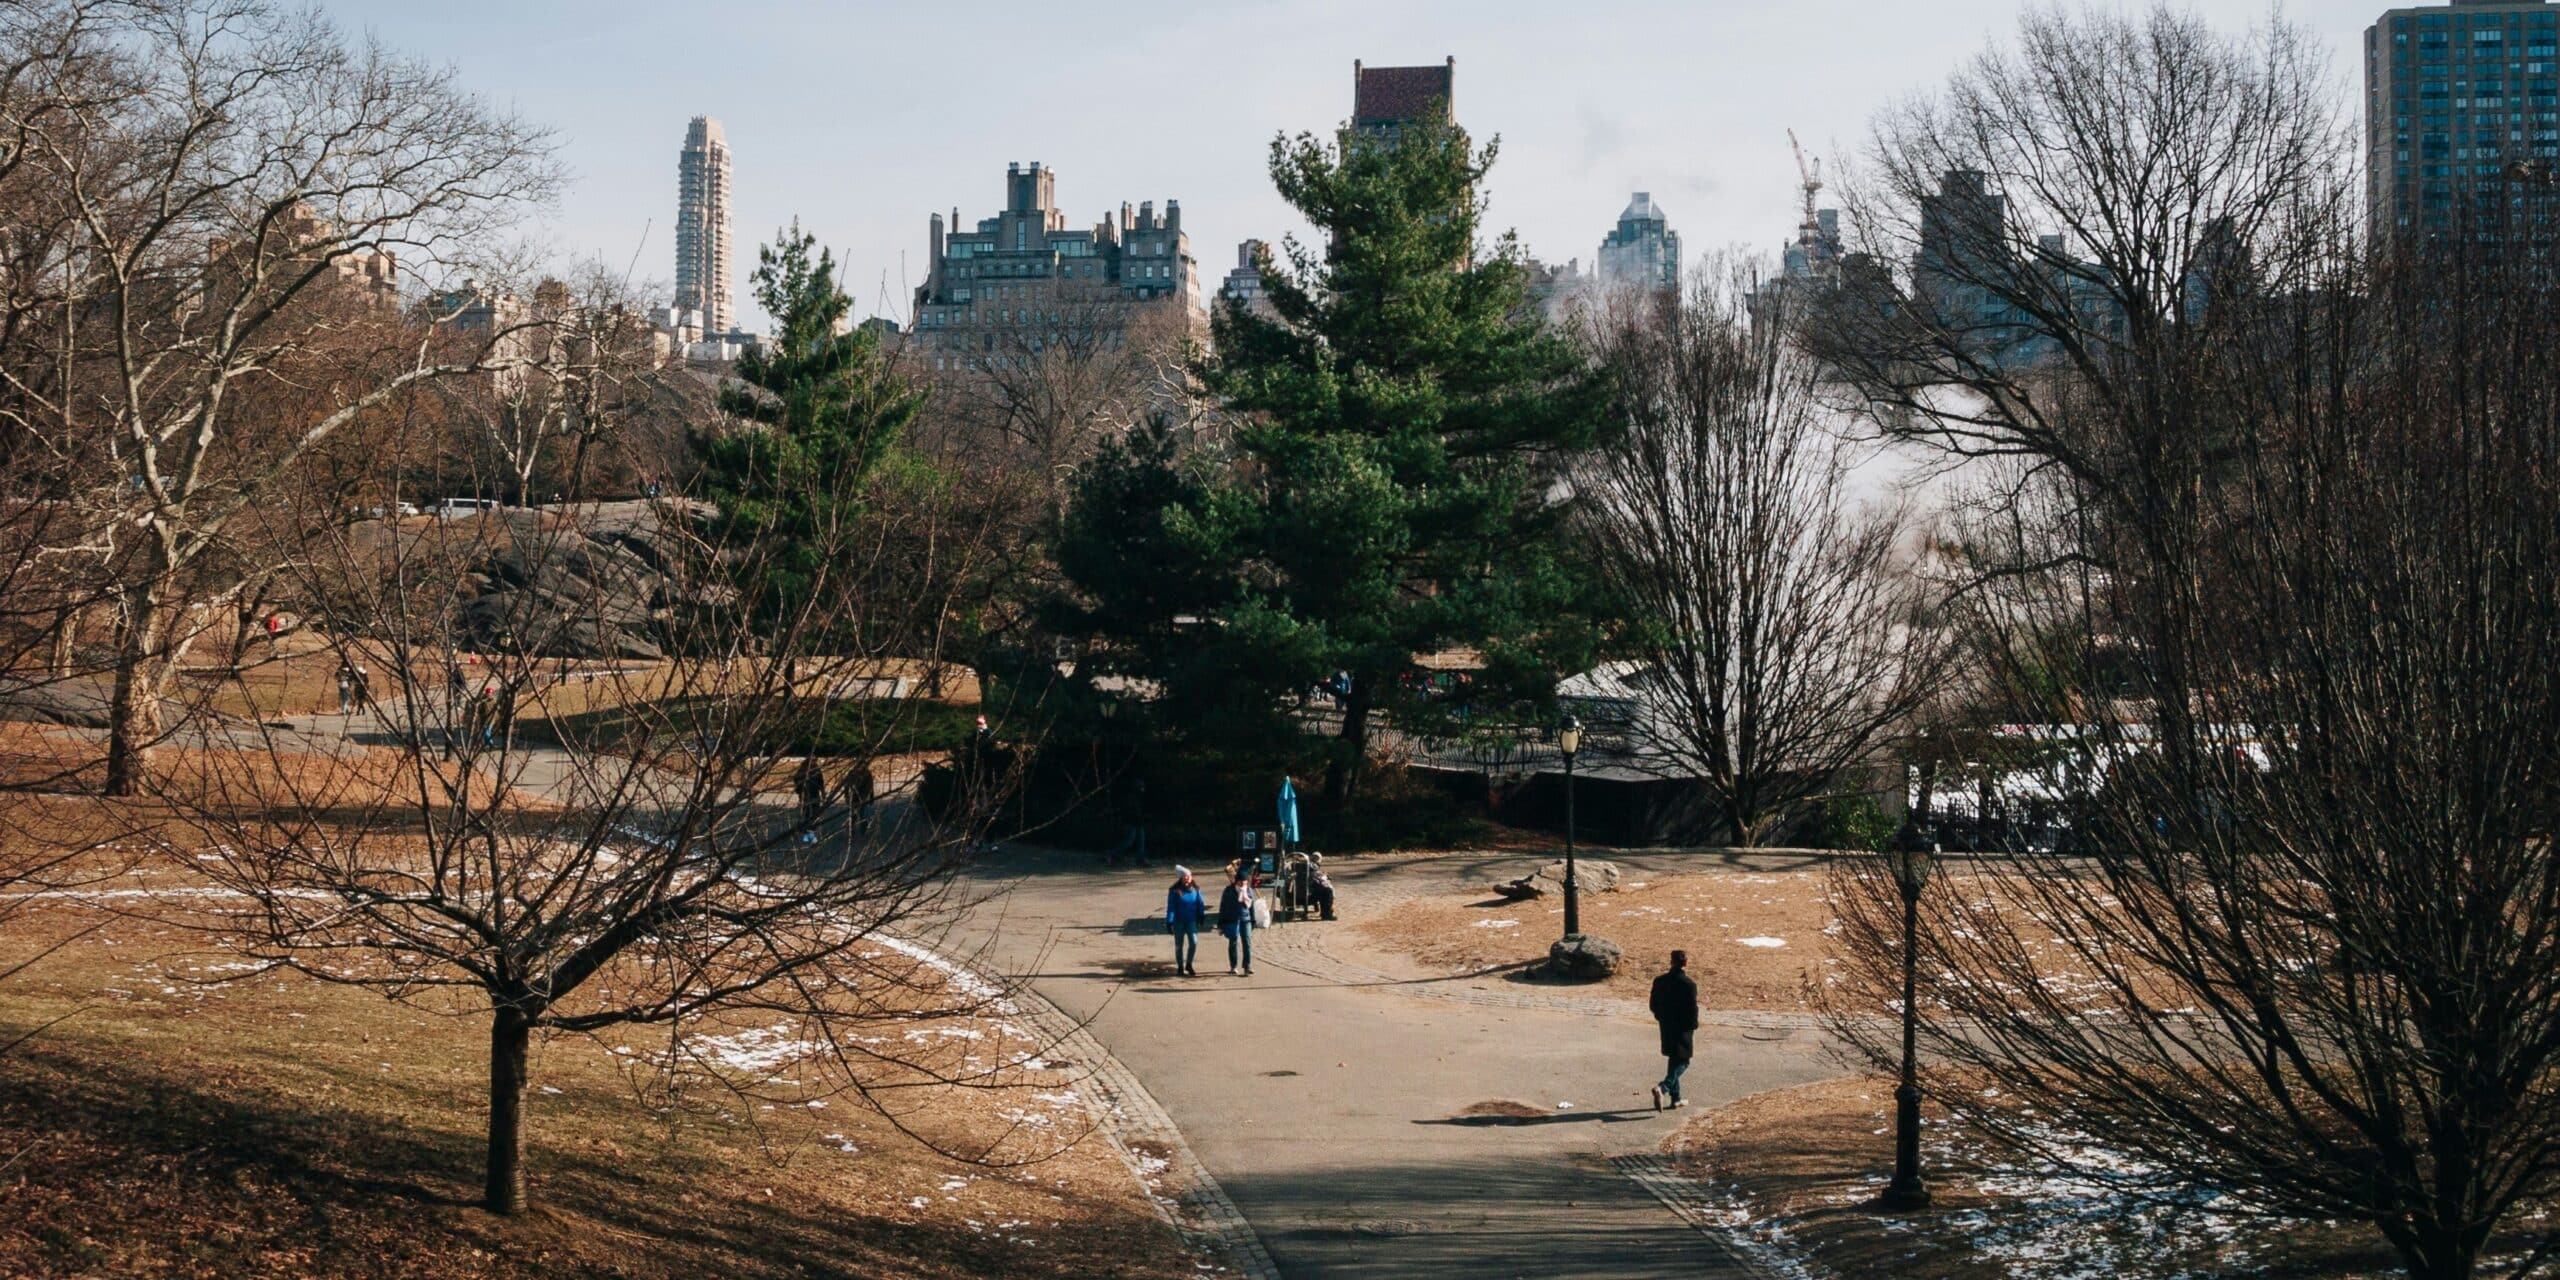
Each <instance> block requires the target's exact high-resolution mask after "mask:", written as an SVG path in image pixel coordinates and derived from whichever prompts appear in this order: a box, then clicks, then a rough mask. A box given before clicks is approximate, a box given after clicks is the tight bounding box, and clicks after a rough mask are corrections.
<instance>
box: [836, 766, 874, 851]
mask: <svg viewBox="0 0 2560 1280" xmlns="http://www.w3.org/2000/svg"><path fill="white" fill-rule="evenodd" d="M879 792H880V779H879V778H878V777H877V776H875V775H874V774H873V773H872V772H871V761H869V760H868V759H863V760H856V761H854V762H853V768H852V769H850V770H847V771H846V773H845V775H844V803H845V807H846V808H847V809H850V810H852V811H853V831H854V834H855V835H860V834H862V833H863V832H864V831H865V830H868V829H869V828H870V826H871V804H872V801H873V800H874V799H876V798H877V797H878V795H879Z"/></svg>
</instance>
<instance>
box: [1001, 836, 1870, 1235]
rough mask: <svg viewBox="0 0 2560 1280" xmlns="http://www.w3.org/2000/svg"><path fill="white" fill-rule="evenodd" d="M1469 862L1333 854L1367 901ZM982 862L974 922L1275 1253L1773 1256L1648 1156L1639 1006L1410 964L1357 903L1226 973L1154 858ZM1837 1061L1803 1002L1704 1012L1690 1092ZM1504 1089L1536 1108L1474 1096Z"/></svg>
mask: <svg viewBox="0 0 2560 1280" xmlns="http://www.w3.org/2000/svg"><path fill="white" fill-rule="evenodd" d="M1471 870H1472V867H1471V865H1470V864H1469V862H1468V861H1467V860H1464V859H1422V860H1398V861H1380V862H1376V863H1368V864H1350V865H1346V866H1344V867H1342V868H1339V869H1338V870H1337V873H1336V880H1337V882H1339V883H1340V884H1341V885H1342V888H1343V894H1344V898H1343V901H1344V914H1345V915H1346V916H1353V915H1355V914H1356V913H1357V912H1359V911H1361V910H1362V909H1364V905H1365V907H1366V909H1370V910H1390V911H1391V910H1392V909H1393V905H1394V903H1395V902H1396V901H1397V900H1399V899H1401V898H1404V897H1408V896H1410V894H1411V893H1413V892H1417V891H1419V890H1420V889H1422V888H1423V887H1426V886H1428V885H1430V884H1433V883H1435V882H1445V881H1446V880H1447V879H1448V878H1449V877H1451V876H1453V875H1467V874H1469V873H1470V872H1471ZM986 872H987V874H988V875H989V876H990V877H998V876H1001V877H1005V878H1007V879H1008V880H1009V881H1010V887H1009V891H1007V892H1005V893H1004V894H1002V895H1001V896H1000V897H997V898H994V899H991V900H990V902H989V904H988V906H987V907H985V908H984V909H982V910H981V912H980V913H979V914H978V915H977V916H976V917H974V918H973V919H972V921H971V922H970V923H969V924H968V925H966V926H964V929H963V931H962V937H963V938H965V939H967V940H968V941H969V943H970V944H971V945H972V946H973V947H976V946H983V947H984V948H985V951H984V957H985V959H986V960H988V961H989V962H991V963H993V964H994V965H996V966H997V967H1000V968H1003V969H1005V970H1007V971H1008V972H1012V973H1016V974H1020V975H1024V976H1026V977H1027V978H1028V980H1029V982H1030V985H1031V987H1032V989H1033V990H1034V991H1035V992H1037V993H1038V994H1039V995H1040V996H1041V997H1043V998H1044V999H1046V1000H1048V1001H1050V1002H1051V1003H1053V1004H1055V1005H1056V1006H1057V1007H1058V1008H1060V1009H1062V1010H1064V1011H1065V1012H1066V1013H1067V1014H1068V1015H1070V1016H1071V1017H1073V1018H1076V1019H1079V1020H1081V1021H1083V1023H1084V1024H1085V1029H1086V1031H1087V1032H1088V1033H1089V1034H1090V1035H1091V1036H1092V1037H1093V1038H1094V1040H1095V1041H1096V1042H1098V1043H1099V1044H1100V1045H1101V1046H1102V1047H1103V1048H1104V1049H1106V1050H1108V1052H1109V1054H1110V1055H1111V1056H1112V1057H1113V1058H1115V1059H1117V1060H1118V1062H1119V1063H1121V1064H1123V1065H1125V1067H1126V1068H1127V1070H1128V1071H1129V1072H1130V1073H1131V1074H1132V1075H1134V1076H1135V1077H1136V1079H1137V1080H1139V1081H1142V1082H1143V1083H1144V1086H1145V1088H1146V1090H1147V1092H1148V1093H1149V1094H1151V1095H1152V1096H1153V1098H1154V1099H1155V1100H1156V1101H1157V1102H1158V1103H1159V1104H1161V1106H1162V1107H1163V1109H1164V1111H1165V1112H1166V1113H1167V1114H1168V1115H1169V1116H1170V1117H1171V1118H1172V1120H1173V1122H1174V1123H1175V1124H1176V1125H1177V1126H1179V1128H1180V1130H1181V1132H1182V1135H1183V1136H1184V1137H1185V1138H1186V1139H1187V1140H1188V1143H1189V1146H1190V1148H1191V1149H1192V1150H1193V1151H1194V1152H1196V1153H1197V1155H1198V1158H1199V1160H1200V1161H1201V1163H1202V1165H1203V1166H1205V1168H1206V1169H1207V1171H1208V1173H1209V1174H1210V1175H1211V1176H1213V1177H1214V1178H1215V1180H1216V1182H1217V1183H1218V1184H1219V1186H1220V1187H1222V1188H1223V1190H1224V1193H1225V1196H1226V1198H1228V1199H1229V1200H1231V1201H1232V1203H1233V1204H1234V1205H1235V1206H1236V1208H1237V1209H1239V1210H1240V1211H1241V1212H1242V1214H1243V1216H1244V1218H1245V1220H1246V1221H1247V1222H1249V1223H1250V1224H1251V1226H1252V1228H1253V1231H1254V1233H1255V1234H1256V1235H1257V1236H1258V1237H1259V1239H1260V1241H1261V1244H1262V1245H1263V1247H1264V1248H1265V1249H1267V1251H1268V1255H1269V1257H1270V1259H1271V1260H1272V1262H1273V1263H1274V1264H1276V1266H1277V1268H1278V1270H1279V1273H1280V1274H1281V1275H1283V1276H1287V1277H1290V1278H1291V1280H1300V1278H1305V1280H1319V1278H1321V1280H1334V1278H1337V1277H1389V1276H1393V1277H1438V1276H1448V1277H1459V1276H1464V1277H1470V1278H1475V1277H1509V1276H1518V1277H1541V1278H1543V1277H1628V1278H1644V1277H1664V1278H1666V1280H1667V1278H1668V1277H1674V1276H1678V1277H1700V1276H1751V1275H1756V1274H1759V1273H1758V1272H1757V1271H1756V1270H1755V1269H1754V1268H1752V1267H1751V1266H1750V1265H1749V1264H1748V1263H1746V1262H1745V1261H1744V1260H1742V1259H1741V1258H1739V1257H1738V1256H1737V1255H1736V1254H1735V1253H1733V1252H1732V1251H1730V1250H1728V1249H1727V1248H1726V1247H1725V1246H1724V1245H1723V1243H1722V1242H1721V1241H1720V1240H1719V1239H1718V1238H1717V1237H1716V1236H1714V1235H1713V1234H1710V1233H1709V1232H1707V1231H1705V1230H1703V1229H1702V1228H1700V1227H1699V1226H1696V1225H1693V1217H1691V1216H1684V1213H1683V1212H1680V1211H1676V1210H1675V1202H1676V1200H1677V1197H1676V1196H1675V1195H1671V1194H1668V1193H1667V1192H1666V1190H1665V1188H1664V1187H1663V1186H1660V1185H1657V1184H1659V1183H1660V1182H1661V1181H1662V1179H1661V1177H1660V1176H1658V1173H1659V1171H1658V1170H1655V1169H1653V1167H1652V1166H1651V1165H1649V1164H1648V1163H1646V1162H1644V1161H1642V1160H1641V1157H1643V1156H1645V1155H1647V1154H1649V1153H1651V1152H1652V1151H1653V1150H1654V1148H1655V1147H1656V1146H1657V1145H1658V1144H1659V1143H1660V1142H1661V1140H1662V1139H1663V1138H1664V1137H1665V1136H1667V1135H1668V1134H1669V1133H1670V1132H1671V1130H1672V1128H1673V1127H1674V1120H1673V1119H1672V1118H1670V1117H1667V1116H1662V1115H1657V1114H1655V1113H1654V1112H1653V1110H1652V1108H1651V1105H1650V1103H1649V1101H1648V1099H1647V1095H1646V1089H1647V1087H1648V1086H1649V1085H1650V1084H1651V1083H1652V1082H1653V1080H1654V1079H1655V1077H1656V1076H1657V1074H1658V1073H1659V1070H1660V1067H1661V1059H1660V1058H1659V1057H1658V1056H1656V1053H1655V1047H1654V1036H1653V1028H1652V1025H1651V1023H1650V1022H1648V1021H1646V1020H1645V1019H1644V1017H1643V1014H1642V1011H1641V1010H1640V1009H1637V1008H1634V1007H1632V1006H1630V1005H1627V1004H1625V1002H1620V1001H1596V1000H1589V999H1577V998H1574V997H1563V996H1553V995H1544V994H1538V993H1534V992H1529V991H1522V992H1512V991H1504V990H1501V989H1499V985H1498V984H1499V979H1496V980H1494V981H1493V982H1491V983H1475V984H1470V983H1466V982H1464V981H1460V982H1455V983H1452V982H1446V981H1439V980H1434V979H1431V978H1429V977H1426V976H1420V975H1411V974H1408V973H1403V972H1400V966H1399V964H1398V962H1397V961H1396V959H1395V958H1394V957H1390V956H1382V955H1376V954H1370V953H1362V952H1358V951H1357V950H1356V949H1355V948H1354V947H1353V945H1352V944H1351V942H1350V941H1349V939H1348V936H1347V931H1346V930H1344V929H1343V927H1342V925H1340V924H1330V925H1328V924H1322V923H1298V924H1283V925H1280V926H1278V927H1276V928H1274V929H1272V930H1271V931H1269V932H1267V933H1265V934H1263V935H1262V937H1261V942H1262V944H1263V945H1262V946H1261V947H1259V948H1258V951H1259V952H1260V956H1259V957H1258V959H1259V961H1260V963H1258V964H1257V966H1256V968H1257V973H1256V976H1254V977H1251V978H1242V977H1238V978H1230V977H1228V976H1226V957H1225V955H1224V953H1223V948H1224V944H1223V942H1222V940H1220V939H1218V938H1217V937H1216V936H1215V934H1214V933H1213V934H1211V935H1209V936H1208V937H1207V938H1206V939H1204V943H1203V946H1202V966H1201V968H1202V974H1203V976H1201V977H1198V978H1192V979H1181V978H1175V977H1172V976H1170V969H1171V964H1170V961H1171V946H1170V943H1169V941H1168V940H1167V939H1166V938H1165V936H1164V933H1163V928H1162V925H1161V923H1160V921H1161V913H1162V910H1163V899H1164V885H1165V883H1166V882H1167V879H1168V876H1167V874H1166V873H1165V871H1164V870H1162V869H1161V868H1157V869H1148V870H1137V871H1109V870H1097V869H1095V868H1094V867H1093V864H1092V859H1091V858H1090V857H1089V856H1082V855H1068V854H1053V853H1047V852H1041V851H1031V850H1012V851H1008V852H1006V853H1004V854H1002V855H1000V856H998V857H997V858H995V859H993V860H992V861H991V863H990V865H989V866H988V867H987V869H986ZM991 887H992V886H991ZM1319 944H1322V945H1319ZM1417 996H1425V997H1429V998H1416V997H1417ZM1839 1071H1840V1068H1839V1067H1838V1066H1836V1065H1835V1064H1834V1063H1833V1062H1832V1061H1831V1060H1830V1059H1829V1057H1828V1056H1827V1054H1826V1052H1825V1050H1824V1046H1823V1042H1822V1039H1821V1037H1820V1034H1819V1032H1818V1031H1817V1030H1815V1029H1813V1028H1810V1027H1807V1026H1803V1025H1801V1024H1800V1023H1790V1022H1788V1021H1785V1020H1769V1021H1758V1020H1755V1021H1752V1022H1750V1023H1748V1024H1747V1025H1716V1024H1713V1023H1711V1024H1710V1025H1708V1026H1707V1027H1705V1028H1702V1029H1701V1030H1700V1032H1699V1033H1698V1057H1697V1061H1696V1064H1695V1065H1694V1066H1693V1067H1692V1068H1691V1069H1690V1073H1689V1076H1688V1082H1689V1086H1690V1089H1689V1092H1690V1096H1691V1098H1692V1099H1693V1104H1694V1105H1698V1106H1712V1105H1715V1104H1717V1103H1721V1102H1725V1101H1729V1100H1731V1099H1734V1098H1738V1097H1741V1096H1743V1095H1745V1094H1749V1093H1756V1092H1759V1091H1761V1090H1763V1089H1770V1088H1778V1087H1782V1086H1786V1085H1791V1084H1799V1083H1804V1082H1807V1081H1811V1080H1818V1079H1823V1078H1827V1077H1830V1076H1835V1075H1837V1074H1839ZM1497 1101H1514V1102H1525V1103H1529V1104H1531V1105H1532V1106H1534V1107H1535V1108H1536V1109H1537V1114H1536V1115H1535V1117H1534V1118H1524V1119H1518V1120H1512V1121H1508V1122H1503V1121H1499V1120H1490V1119H1487V1118H1484V1117H1475V1118H1469V1117H1466V1116H1464V1115H1463V1114H1462V1113H1463V1112H1464V1111H1465V1109H1466V1108H1468V1107H1469V1106H1471V1105H1472V1104H1477V1103H1484V1102H1497ZM1566 1104H1570V1105H1566ZM1639 1171H1641V1173H1640V1172H1639Z"/></svg>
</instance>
